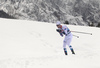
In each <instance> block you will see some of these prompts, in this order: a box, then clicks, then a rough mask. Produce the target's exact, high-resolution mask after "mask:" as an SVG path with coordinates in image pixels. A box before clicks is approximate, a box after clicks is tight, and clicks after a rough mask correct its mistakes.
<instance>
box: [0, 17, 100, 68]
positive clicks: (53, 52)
mask: <svg viewBox="0 0 100 68" xmlns="http://www.w3.org/2000/svg"><path fill="white" fill-rule="evenodd" d="M67 26H68V27H69V28H70V30H72V31H81V32H88V33H92V34H93V35H87V34H80V33H74V32H73V33H72V34H73V35H78V36H80V38H76V37H74V36H73V41H72V46H73V48H74V50H75V53H76V55H72V54H71V51H70V50H69V48H68V47H67V48H68V55H67V56H65V55H64V52H63V46H62V44H63V39H64V37H60V35H59V34H58V33H57V32H56V29H57V27H56V25H55V24H53V23H44V22H37V21H27V20H12V19H2V18H0V68H65V67H66V68H100V53H99V52H100V46H99V44H100V43H99V41H100V28H96V27H87V26H73V25H67Z"/></svg>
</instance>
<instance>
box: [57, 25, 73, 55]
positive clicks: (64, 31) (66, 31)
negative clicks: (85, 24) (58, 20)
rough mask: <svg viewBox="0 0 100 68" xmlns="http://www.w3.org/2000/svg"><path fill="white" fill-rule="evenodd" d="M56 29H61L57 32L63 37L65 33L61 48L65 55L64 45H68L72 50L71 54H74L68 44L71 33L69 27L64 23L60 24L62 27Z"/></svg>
mask: <svg viewBox="0 0 100 68" xmlns="http://www.w3.org/2000/svg"><path fill="white" fill-rule="evenodd" d="M58 30H61V32H59V33H60V35H61V36H62V37H63V35H65V38H64V40H63V49H64V52H65V55H67V48H66V45H68V46H69V48H70V50H71V51H72V54H75V53H74V50H73V48H72V46H71V45H70V44H71V41H72V37H73V35H72V33H71V31H70V30H69V28H68V27H67V26H66V25H62V28H59V29H58Z"/></svg>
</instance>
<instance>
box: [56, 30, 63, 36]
mask: <svg viewBox="0 0 100 68" xmlns="http://www.w3.org/2000/svg"><path fill="white" fill-rule="evenodd" d="M56 31H57V32H59V34H60V35H61V36H62V37H63V33H62V30H61V29H56Z"/></svg>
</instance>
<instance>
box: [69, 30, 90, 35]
mask: <svg viewBox="0 0 100 68" xmlns="http://www.w3.org/2000/svg"><path fill="white" fill-rule="evenodd" d="M71 32H75V33H82V34H89V35H92V33H86V32H79V31H71Z"/></svg>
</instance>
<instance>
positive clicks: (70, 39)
mask: <svg viewBox="0 0 100 68" xmlns="http://www.w3.org/2000/svg"><path fill="white" fill-rule="evenodd" d="M71 41H72V37H70V38H69V39H67V45H68V46H69V48H70V50H71V52H72V54H75V52H74V49H73V47H72V46H71V45H70V44H71Z"/></svg>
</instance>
